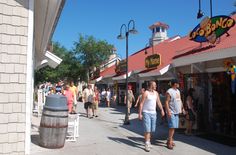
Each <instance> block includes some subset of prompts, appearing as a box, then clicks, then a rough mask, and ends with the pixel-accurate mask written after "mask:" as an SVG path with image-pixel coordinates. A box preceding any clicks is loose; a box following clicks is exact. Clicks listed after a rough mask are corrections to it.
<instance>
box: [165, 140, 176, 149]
mask: <svg viewBox="0 0 236 155" xmlns="http://www.w3.org/2000/svg"><path fill="white" fill-rule="evenodd" d="M167 148H168V149H170V150H173V148H174V146H173V141H170V140H167Z"/></svg>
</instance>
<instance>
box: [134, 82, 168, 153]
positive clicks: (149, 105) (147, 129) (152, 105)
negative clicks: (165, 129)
mask: <svg viewBox="0 0 236 155" xmlns="http://www.w3.org/2000/svg"><path fill="white" fill-rule="evenodd" d="M157 105H158V107H159V108H160V110H161V116H162V117H163V116H164V115H165V113H164V110H163V108H162V104H161V102H160V97H159V94H158V92H157V91H156V82H154V81H150V82H149V89H148V90H146V91H145V93H144V94H143V96H142V101H141V102H140V107H139V116H138V117H139V119H140V120H143V126H144V139H145V150H146V151H147V152H149V151H150V145H151V143H150V139H151V132H155V130H156V117H157V116H156V106H157Z"/></svg>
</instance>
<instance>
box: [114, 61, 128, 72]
mask: <svg viewBox="0 0 236 155" xmlns="http://www.w3.org/2000/svg"><path fill="white" fill-rule="evenodd" d="M115 72H116V74H122V73H125V72H126V60H121V61H120V62H118V64H117V65H116V69H115Z"/></svg>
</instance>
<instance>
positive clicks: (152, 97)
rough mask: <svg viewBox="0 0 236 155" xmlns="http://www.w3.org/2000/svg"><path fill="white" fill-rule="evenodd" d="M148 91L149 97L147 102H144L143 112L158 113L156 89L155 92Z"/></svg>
mask: <svg viewBox="0 0 236 155" xmlns="http://www.w3.org/2000/svg"><path fill="white" fill-rule="evenodd" d="M146 92H147V98H146V99H145V102H144V104H143V112H145V113H151V114H156V102H157V95H156V91H154V93H153V94H151V93H150V92H149V91H146Z"/></svg>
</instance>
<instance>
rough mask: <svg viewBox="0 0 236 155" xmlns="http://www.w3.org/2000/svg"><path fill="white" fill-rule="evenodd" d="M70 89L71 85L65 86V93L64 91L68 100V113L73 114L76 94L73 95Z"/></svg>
mask: <svg viewBox="0 0 236 155" xmlns="http://www.w3.org/2000/svg"><path fill="white" fill-rule="evenodd" d="M69 88H70V86H69V85H66V86H65V88H64V91H63V95H64V96H66V98H67V106H68V111H69V113H70V114H71V113H72V109H73V98H74V94H73V92H72V91H71V90H70V89H69Z"/></svg>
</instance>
